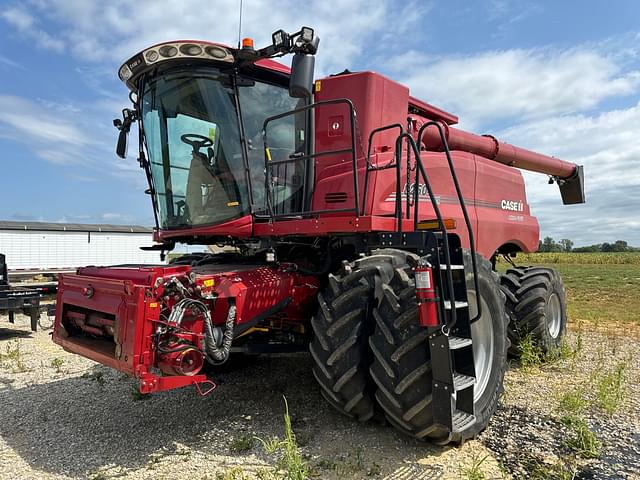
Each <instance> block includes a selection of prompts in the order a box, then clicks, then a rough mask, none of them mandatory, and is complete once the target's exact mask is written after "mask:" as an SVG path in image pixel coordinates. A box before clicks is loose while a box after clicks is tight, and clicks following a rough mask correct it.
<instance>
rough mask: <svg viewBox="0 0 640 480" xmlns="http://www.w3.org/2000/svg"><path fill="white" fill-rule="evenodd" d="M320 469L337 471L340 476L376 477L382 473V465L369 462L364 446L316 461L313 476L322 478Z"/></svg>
mask: <svg viewBox="0 0 640 480" xmlns="http://www.w3.org/2000/svg"><path fill="white" fill-rule="evenodd" d="M319 470H324V471H332V472H335V473H336V475H337V476H338V477H339V478H346V477H348V478H354V476H357V478H362V477H364V476H366V477H375V476H377V475H380V473H381V471H382V467H381V466H380V465H379V464H378V463H376V462H371V463H370V464H369V463H367V461H366V459H365V455H364V448H363V447H361V446H358V447H356V448H354V449H353V450H351V451H349V452H347V453H346V454H345V455H339V456H338V457H337V458H332V459H327V458H323V459H321V460H320V461H319V462H318V463H316V465H315V467H314V471H313V472H311V476H312V477H320V478H322V476H323V475H322V473H320V472H319Z"/></svg>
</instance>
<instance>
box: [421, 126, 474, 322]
mask: <svg viewBox="0 0 640 480" xmlns="http://www.w3.org/2000/svg"><path fill="white" fill-rule="evenodd" d="M430 126H435V127H436V128H437V129H438V133H439V134H440V141H441V142H442V146H443V148H444V153H445V156H446V158H447V163H448V164H449V171H450V172H451V178H452V179H453V185H454V187H455V189H456V194H457V195H458V200H459V201H460V208H461V209H462V215H463V216H464V223H465V225H466V227H467V232H468V233H469V245H470V246H471V265H472V266H473V284H474V286H475V288H476V306H477V312H476V315H475V316H474V317H473V318H472V319H471V320H470V323H473V322H475V321H476V320H478V319H479V318H480V316H481V315H482V311H481V309H482V302H480V289H479V284H478V266H477V264H476V247H475V240H474V235H473V228H472V225H471V221H470V220H469V214H468V213H467V207H466V205H465V202H464V196H463V195H462V189H461V188H460V183H459V182H458V175H457V174H456V169H455V167H454V165H453V160H452V158H451V151H450V150H449V144H448V142H447V138H446V136H445V134H444V130H443V128H442V125H440V123H438V122H436V121H433V120H431V121H429V122H427V123H425V124H424V125H422V127H420V130H419V131H418V135H417V137H416V138H417V141H418V143H419V142H420V141H421V139H422V134H423V132H424V130H425V129H426V128H428V127H430ZM418 158H420V156H419V155H418ZM418 163H420V164H421V163H422V161H418ZM413 221H414V225H416V226H417V221H418V219H417V217H414V219H413Z"/></svg>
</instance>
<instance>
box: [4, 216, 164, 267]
mask: <svg viewBox="0 0 640 480" xmlns="http://www.w3.org/2000/svg"><path fill="white" fill-rule="evenodd" d="M152 232H153V230H152V229H151V228H148V227H142V226H138V225H107V224H80V223H46V222H12V221H0V252H2V253H3V254H5V255H6V258H7V266H8V268H9V271H10V272H11V271H14V272H15V271H19V270H29V271H33V270H39V271H60V270H74V269H75V268H77V267H80V266H85V265H96V266H98V265H118V264H123V263H143V264H152V263H159V262H160V255H159V253H158V252H157V251H151V252H145V251H143V250H140V247H142V246H148V245H151V244H152V243H153V240H152V238H151V234H152Z"/></svg>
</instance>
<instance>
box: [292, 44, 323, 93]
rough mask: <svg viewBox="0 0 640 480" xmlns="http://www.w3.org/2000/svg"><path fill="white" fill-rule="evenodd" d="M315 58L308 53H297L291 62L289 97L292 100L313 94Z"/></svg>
mask: <svg viewBox="0 0 640 480" xmlns="http://www.w3.org/2000/svg"><path fill="white" fill-rule="evenodd" d="M315 65H316V57H315V56H313V55H310V54H308V53H303V52H298V53H296V54H295V55H294V56H293V60H292V61H291V78H290V80H289V95H290V96H292V97H293V98H306V97H310V96H311V95H312V94H313V73H314V69H315Z"/></svg>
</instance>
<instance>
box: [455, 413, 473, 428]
mask: <svg viewBox="0 0 640 480" xmlns="http://www.w3.org/2000/svg"><path fill="white" fill-rule="evenodd" d="M452 423H453V425H452V427H453V428H452V431H453V432H461V431H463V430H466V429H467V428H469V427H470V426H471V425H473V424H474V423H476V417H475V415H470V414H468V413H466V412H463V411H461V410H456V411H455V412H453V422H452Z"/></svg>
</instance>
